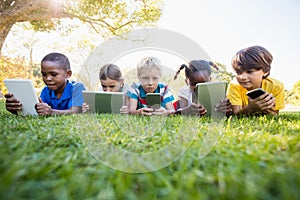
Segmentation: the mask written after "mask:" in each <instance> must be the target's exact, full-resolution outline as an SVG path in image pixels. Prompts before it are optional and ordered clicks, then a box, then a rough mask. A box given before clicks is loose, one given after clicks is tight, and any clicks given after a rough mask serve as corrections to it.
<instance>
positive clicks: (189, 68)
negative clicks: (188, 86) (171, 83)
mask: <svg viewBox="0 0 300 200" xmlns="http://www.w3.org/2000/svg"><path fill="white" fill-rule="evenodd" d="M211 66H212V67H214V68H216V69H217V68H218V67H217V66H216V64H214V63H213V62H211V61H209V62H207V61H205V60H192V61H190V62H189V63H188V65H186V64H182V65H181V66H180V67H179V69H178V70H177V72H176V74H175V76H174V80H175V79H177V76H178V74H179V73H180V71H181V70H182V69H184V68H185V75H186V77H187V78H189V77H190V75H191V73H192V72H196V71H207V72H208V74H209V75H210V74H211Z"/></svg>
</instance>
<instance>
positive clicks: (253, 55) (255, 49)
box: [231, 46, 273, 78]
mask: <svg viewBox="0 0 300 200" xmlns="http://www.w3.org/2000/svg"><path fill="white" fill-rule="evenodd" d="M272 60H273V56H272V55H271V53H270V52H269V51H268V50H267V49H265V48H264V47H261V46H251V47H248V48H245V49H242V50H240V51H238V52H237V53H236V54H235V55H234V56H233V58H232V60H231V65H232V67H233V69H234V70H235V71H236V72H238V71H240V70H243V71H245V70H249V69H256V70H260V69H262V70H263V72H265V73H267V72H268V73H267V75H265V76H264V77H263V78H266V77H267V76H268V75H269V74H270V70H271V63H272Z"/></svg>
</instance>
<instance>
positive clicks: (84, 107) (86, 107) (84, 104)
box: [81, 103, 90, 113]
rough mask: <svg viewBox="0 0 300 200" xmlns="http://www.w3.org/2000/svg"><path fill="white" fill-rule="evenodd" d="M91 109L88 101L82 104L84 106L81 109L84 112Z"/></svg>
mask: <svg viewBox="0 0 300 200" xmlns="http://www.w3.org/2000/svg"><path fill="white" fill-rule="evenodd" d="M89 109H90V106H89V104H87V103H83V104H82V106H81V111H82V113H85V112H87V111H88V110H89Z"/></svg>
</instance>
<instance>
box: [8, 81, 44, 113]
mask: <svg viewBox="0 0 300 200" xmlns="http://www.w3.org/2000/svg"><path fill="white" fill-rule="evenodd" d="M4 84H5V86H6V87H7V90H8V92H9V93H12V94H13V95H14V98H16V99H18V100H19V101H20V102H21V103H22V110H20V111H18V115H23V116H25V115H37V112H36V110H35V107H34V106H35V104H36V103H38V102H39V100H38V97H37V95H36V91H35V89H34V86H33V83H32V81H31V80H29V79H5V80H4Z"/></svg>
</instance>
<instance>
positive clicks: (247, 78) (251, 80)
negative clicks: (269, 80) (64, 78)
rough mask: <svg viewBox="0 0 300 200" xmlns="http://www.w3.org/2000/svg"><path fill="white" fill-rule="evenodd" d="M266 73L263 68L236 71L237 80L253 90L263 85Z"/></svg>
mask: <svg viewBox="0 0 300 200" xmlns="http://www.w3.org/2000/svg"><path fill="white" fill-rule="evenodd" d="M266 74H267V73H265V72H263V70H262V69H260V70H257V69H248V70H239V71H237V72H236V80H237V81H238V82H239V84H240V85H241V86H242V87H244V88H246V89H247V90H253V89H256V88H260V87H261V83H262V79H263V76H264V75H266Z"/></svg>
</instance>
